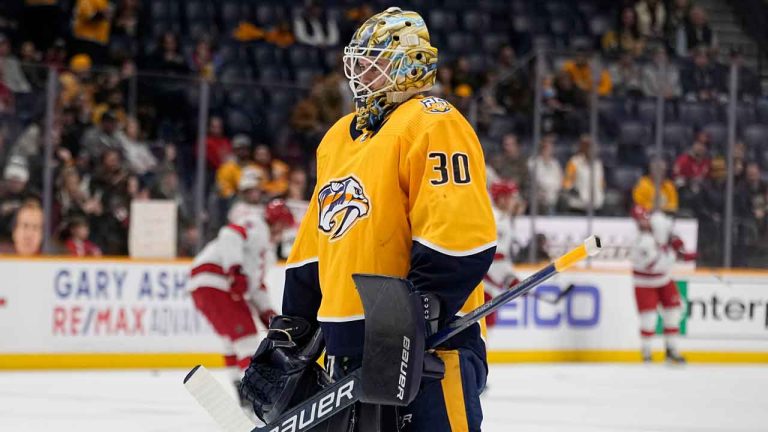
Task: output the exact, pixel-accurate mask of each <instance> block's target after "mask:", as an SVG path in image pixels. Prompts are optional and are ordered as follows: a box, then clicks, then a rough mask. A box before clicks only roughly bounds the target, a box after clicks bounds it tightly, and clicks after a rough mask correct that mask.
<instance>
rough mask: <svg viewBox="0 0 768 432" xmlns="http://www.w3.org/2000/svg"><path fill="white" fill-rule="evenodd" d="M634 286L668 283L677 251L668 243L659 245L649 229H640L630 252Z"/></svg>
mask: <svg viewBox="0 0 768 432" xmlns="http://www.w3.org/2000/svg"><path fill="white" fill-rule="evenodd" d="M631 258H632V273H633V277H634V283H635V287H636V288H659V287H662V286H664V285H666V284H668V283H669V281H670V280H672V279H671V278H670V272H671V271H672V266H674V264H675V261H676V260H677V252H675V250H674V249H673V248H672V247H671V246H670V245H668V244H664V245H660V244H659V243H658V242H656V240H655V239H654V238H653V234H652V233H651V232H650V231H641V232H640V235H639V236H638V238H637V242H636V243H635V246H634V247H633V248H632V252H631Z"/></svg>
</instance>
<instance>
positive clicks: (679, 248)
mask: <svg viewBox="0 0 768 432" xmlns="http://www.w3.org/2000/svg"><path fill="white" fill-rule="evenodd" d="M669 245H670V246H671V247H672V249H673V250H674V251H675V252H677V256H678V257H680V259H682V260H683V261H695V260H696V258H698V256H699V254H697V253H696V252H686V251H685V244H684V243H683V239H681V238H680V237H678V236H675V235H673V236H672V237H670V238H669Z"/></svg>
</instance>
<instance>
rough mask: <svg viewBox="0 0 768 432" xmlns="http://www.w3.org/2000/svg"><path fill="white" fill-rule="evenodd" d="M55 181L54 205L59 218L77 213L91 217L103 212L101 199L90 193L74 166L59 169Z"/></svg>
mask: <svg viewBox="0 0 768 432" xmlns="http://www.w3.org/2000/svg"><path fill="white" fill-rule="evenodd" d="M56 183H57V187H56V206H57V208H58V213H59V219H65V218H68V217H72V216H78V215H79V216H85V217H88V218H91V217H95V216H99V215H101V213H102V212H103V210H104V209H103V207H102V205H101V201H100V200H99V199H98V198H96V197H94V196H92V195H91V194H90V191H89V190H88V187H87V186H86V185H85V184H84V182H82V181H81V179H80V174H79V173H78V172H77V169H75V168H74V167H67V168H64V169H63V170H61V172H60V173H59V177H58V180H57V182H56Z"/></svg>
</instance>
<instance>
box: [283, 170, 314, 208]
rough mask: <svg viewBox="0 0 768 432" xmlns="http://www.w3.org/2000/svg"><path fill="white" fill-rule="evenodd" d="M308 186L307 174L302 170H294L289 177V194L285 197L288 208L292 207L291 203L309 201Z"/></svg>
mask: <svg viewBox="0 0 768 432" xmlns="http://www.w3.org/2000/svg"><path fill="white" fill-rule="evenodd" d="M307 186H308V185H307V172H306V171H304V170H303V169H301V168H295V169H292V170H291V173H290V174H289V175H288V192H287V193H286V195H285V200H286V203H288V207H291V202H306V201H307V200H308V199H309V192H310V189H309V188H308V187H307Z"/></svg>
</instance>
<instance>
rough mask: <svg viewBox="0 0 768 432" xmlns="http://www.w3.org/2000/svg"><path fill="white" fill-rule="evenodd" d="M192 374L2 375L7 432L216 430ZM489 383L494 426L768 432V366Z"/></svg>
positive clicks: (506, 376)
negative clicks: (190, 384) (188, 377)
mask: <svg viewBox="0 0 768 432" xmlns="http://www.w3.org/2000/svg"><path fill="white" fill-rule="evenodd" d="M185 373H186V371H182V370H164V371H161V372H151V371H130V372H113V371H109V372H90V371H89V372H84V371H72V372H0V431H14V432H22V431H23V432H27V431H53V430H56V431H72V432H123V431H126V432H127V431H130V432H182V431H183V432H205V431H210V432H215V431H216V426H215V425H214V423H213V421H212V420H210V419H209V418H208V417H207V415H206V414H205V413H204V412H203V411H202V409H201V408H199V407H198V405H197V404H196V403H195V401H194V400H193V399H192V397H191V396H189V395H188V394H187V393H186V391H185V389H184V387H183V386H182V383H181V382H182V379H183V378H184V375H185ZM214 374H215V375H216V376H217V378H220V379H221V380H222V381H223V382H227V379H226V378H227V375H226V373H224V372H223V371H220V370H216V371H214ZM489 383H490V386H489V389H488V391H487V393H486V394H485V395H484V396H483V408H484V411H485V422H484V427H483V430H484V431H487V432H502V431H514V432H519V431H522V432H554V431H558V432H559V431H568V432H607V431H631V432H646V431H669V432H711V431H728V432H742V431H767V430H768V398H766V397H765V393H764V391H765V389H766V388H768V367H761V366H700V365H691V366H686V367H669V366H665V365H661V364H654V365H647V366H646V365H611V364H575V365H561V364H555V365H530V364H523V365H505V366H499V365H496V366H493V367H492V370H491V376H490V378H489ZM233 395H234V390H233Z"/></svg>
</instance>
